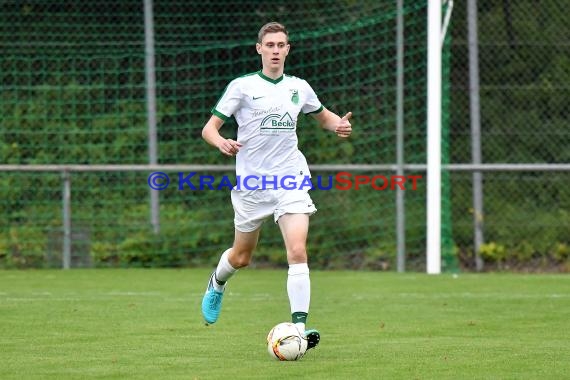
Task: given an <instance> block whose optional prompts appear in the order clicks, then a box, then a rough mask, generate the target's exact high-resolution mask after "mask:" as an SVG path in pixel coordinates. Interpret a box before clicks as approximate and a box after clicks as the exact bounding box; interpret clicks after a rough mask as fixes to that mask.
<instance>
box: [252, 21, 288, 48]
mask: <svg viewBox="0 0 570 380" xmlns="http://www.w3.org/2000/svg"><path fill="white" fill-rule="evenodd" d="M279 32H283V33H285V35H286V36H287V42H289V32H288V31H287V28H285V25H283V24H280V23H278V22H268V23H267V24H265V25H263V26H262V27H261V29H259V33H258V34H257V43H261V41H262V40H263V37H264V36H265V35H266V34H267V33H279Z"/></svg>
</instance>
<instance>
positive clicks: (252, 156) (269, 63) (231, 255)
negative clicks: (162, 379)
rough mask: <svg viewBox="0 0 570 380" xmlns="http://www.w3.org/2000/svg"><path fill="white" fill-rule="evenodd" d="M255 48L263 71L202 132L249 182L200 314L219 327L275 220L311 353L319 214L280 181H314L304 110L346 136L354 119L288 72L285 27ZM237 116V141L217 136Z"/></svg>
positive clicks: (235, 87)
mask: <svg viewBox="0 0 570 380" xmlns="http://www.w3.org/2000/svg"><path fill="white" fill-rule="evenodd" d="M256 49H257V53H258V54H259V55H260V56H261V63H262V69H261V70H260V71H257V72H254V73H251V74H247V75H244V76H241V77H239V78H236V79H234V80H233V81H231V82H230V83H229V85H228V86H227V87H226V89H225V91H224V93H223V94H222V96H221V97H220V99H219V100H218V102H217V103H216V105H215V106H214V108H213V109H212V116H211V117H210V119H209V120H208V122H207V123H206V125H205V126H204V128H203V130H202V137H203V138H204V139H205V140H206V141H207V142H208V143H209V144H210V145H212V146H214V147H216V148H218V149H219V150H220V152H221V153H223V154H225V155H227V156H236V174H237V175H238V176H239V177H238V178H242V179H244V178H246V177H248V181H247V183H246V184H245V185H246V186H244V184H242V186H241V187H240V188H239V189H238V188H237V186H236V187H234V189H232V191H231V199H232V205H233V208H234V213H235V217H234V225H235V236H234V242H233V245H232V247H231V248H228V249H227V250H226V251H225V252H223V254H222V255H221V258H220V260H219V263H218V265H217V267H216V270H215V271H214V272H213V273H212V275H211V276H210V279H209V281H208V286H207V289H206V293H205V294H204V298H203V300H202V314H203V317H204V319H205V321H206V323H209V324H211V323H215V322H216V321H217V319H218V316H219V314H220V310H221V306H222V298H223V296H224V289H225V286H226V283H227V281H228V280H229V279H230V278H231V277H232V276H233V275H234V274H235V273H236V271H237V270H238V269H240V268H244V267H246V266H247V265H249V263H250V261H251V258H252V255H253V251H254V249H255V247H256V245H257V241H258V238H259V232H260V228H261V225H262V223H263V221H264V220H265V219H266V218H268V217H270V216H273V219H274V221H275V222H276V223H277V224H278V225H279V228H280V230H281V234H282V236H283V240H284V243H285V248H286V251H287V262H288V263H289V271H288V277H287V294H288V296H289V303H290V306H291V314H292V322H293V323H295V324H296V325H297V327H298V328H299V330H300V331H301V332H304V333H305V336H306V338H307V342H308V348H313V347H315V346H316V345H317V344H318V343H319V340H320V334H319V332H318V331H317V330H314V329H311V330H306V327H305V324H306V321H307V315H308V313H309V303H310V298H311V282H310V278H309V266H308V264H307V250H306V241H307V234H308V230H309V216H310V215H312V214H314V213H315V212H316V208H315V205H314V204H313V201H312V200H311V197H310V196H309V193H308V190H309V189H308V187H304V188H301V186H299V187H298V188H295V189H290V186H287V189H284V188H283V186H280V182H281V179H282V178H283V177H284V176H293V177H294V178H296V179H299V181H297V183H299V182H301V181H302V179H303V178H306V177H308V176H310V172H309V167H308V165H307V161H306V159H305V156H304V155H303V154H302V153H301V152H300V151H299V149H298V147H297V133H296V129H297V128H296V126H297V117H298V115H299V113H300V112H303V113H304V114H308V115H311V116H312V117H314V118H315V119H316V120H317V121H318V122H319V124H320V125H321V126H322V127H323V128H324V129H326V130H329V131H332V132H334V133H336V134H337V135H338V136H339V137H342V138H346V137H348V136H350V134H351V132H352V128H351V124H350V121H349V119H350V117H351V116H352V113H351V112H348V113H347V114H346V115H344V117H342V118H341V117H340V116H338V115H336V114H335V113H333V112H331V111H329V110H328V109H326V108H325V107H324V106H323V105H322V104H321V102H320V101H319V99H318V97H317V95H316V94H315V92H314V91H313V89H312V88H311V86H310V85H309V84H308V83H307V82H306V81H304V80H303V79H299V78H296V77H294V76H290V75H286V74H284V67H285V59H286V58H287V55H288V54H289V50H290V44H289V35H288V32H287V29H286V28H285V27H284V26H283V25H282V24H279V23H276V22H270V23H268V24H265V25H264V26H263V27H262V28H261V29H260V30H259V33H258V37H257V43H256ZM232 115H233V116H234V117H235V119H236V121H237V124H238V131H237V141H235V140H232V139H226V138H224V137H222V136H221V135H220V133H219V130H220V128H221V127H222V125H223V124H224V122H225V121H226V120H227V119H228V118H229V117H230V116H232ZM288 178H292V177H288ZM272 179H273V180H272Z"/></svg>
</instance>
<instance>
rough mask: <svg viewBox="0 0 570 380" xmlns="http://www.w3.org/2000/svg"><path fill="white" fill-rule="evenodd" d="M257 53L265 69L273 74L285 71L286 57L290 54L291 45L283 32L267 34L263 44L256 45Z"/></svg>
mask: <svg viewBox="0 0 570 380" xmlns="http://www.w3.org/2000/svg"><path fill="white" fill-rule="evenodd" d="M256 48H257V52H258V53H259V54H260V55H261V62H262V63H263V68H264V69H268V70H269V71H272V72H278V71H283V67H284V66H285V57H287V54H289V48H290V45H289V43H288V42H287V36H286V35H285V33H283V32H277V33H267V34H266V35H265V36H263V40H262V41H261V44H259V43H258V44H256Z"/></svg>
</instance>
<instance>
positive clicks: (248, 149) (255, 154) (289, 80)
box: [212, 71, 323, 187]
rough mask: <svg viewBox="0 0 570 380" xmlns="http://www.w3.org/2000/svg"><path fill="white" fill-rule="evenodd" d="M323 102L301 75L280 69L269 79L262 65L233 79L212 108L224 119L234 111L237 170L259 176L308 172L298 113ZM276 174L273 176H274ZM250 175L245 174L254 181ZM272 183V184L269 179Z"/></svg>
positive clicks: (318, 107)
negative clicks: (300, 145)
mask: <svg viewBox="0 0 570 380" xmlns="http://www.w3.org/2000/svg"><path fill="white" fill-rule="evenodd" d="M322 110H323V106H322V104H321V102H320V101H319V99H318V97H317V95H316V94H315V92H314V91H313V89H312V88H311V86H310V85H309V84H308V83H307V82H306V81H305V80H303V79H299V78H297V77H294V76H290V75H283V76H281V77H280V78H278V79H271V78H269V77H267V76H265V75H264V74H263V73H262V72H261V71H258V72H255V73H251V74H248V75H244V76H241V77H239V78H236V79H234V80H233V81H231V82H230V83H229V85H228V86H227V87H226V89H225V91H224V93H223V94H222V96H221V97H220V99H219V100H218V102H217V103H216V105H215V106H214V108H213V109H212V113H213V114H214V115H216V116H218V117H220V118H222V119H223V120H226V119H228V118H229V117H230V116H232V115H233V116H234V117H235V119H236V121H237V124H238V131H237V141H238V142H239V143H241V144H242V147H241V149H240V151H239V152H238V154H237V156H236V174H237V175H238V176H239V177H240V178H241V179H244V178H245V177H246V176H256V177H258V178H260V179H261V178H263V177H265V178H267V179H270V178H277V179H278V181H280V180H281V179H282V178H283V177H284V176H294V177H295V178H299V177H305V176H310V172H309V167H308V165H307V160H306V159H305V156H304V155H303V154H302V153H301V151H300V150H299V148H298V146H297V143H298V140H297V117H298V115H299V113H300V112H303V113H304V114H310V113H318V112H321V111H322ZM274 176H275V177H274ZM254 183H255V181H254V180H248V184H249V185H250V186H252V184H254ZM271 186H272V187H273V185H271Z"/></svg>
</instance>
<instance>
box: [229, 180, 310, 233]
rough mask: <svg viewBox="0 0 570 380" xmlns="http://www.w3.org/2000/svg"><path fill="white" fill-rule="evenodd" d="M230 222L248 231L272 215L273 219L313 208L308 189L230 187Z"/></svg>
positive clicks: (241, 229) (237, 228)
mask: <svg viewBox="0 0 570 380" xmlns="http://www.w3.org/2000/svg"><path fill="white" fill-rule="evenodd" d="M232 205H233V207H234V213H235V216H234V224H235V228H236V230H238V231H240V232H252V231H255V230H256V229H258V228H259V227H261V225H262V224H263V222H264V220H265V219H267V218H268V217H269V216H271V215H273V220H274V221H275V223H277V222H278V221H279V218H280V217H281V216H283V215H285V214H309V215H313V214H314V213H315V212H317V209H316V207H315V204H314V203H313V200H312V199H311V196H310V195H309V192H308V190H303V189H301V190H299V189H293V190H286V189H266V190H232Z"/></svg>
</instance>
